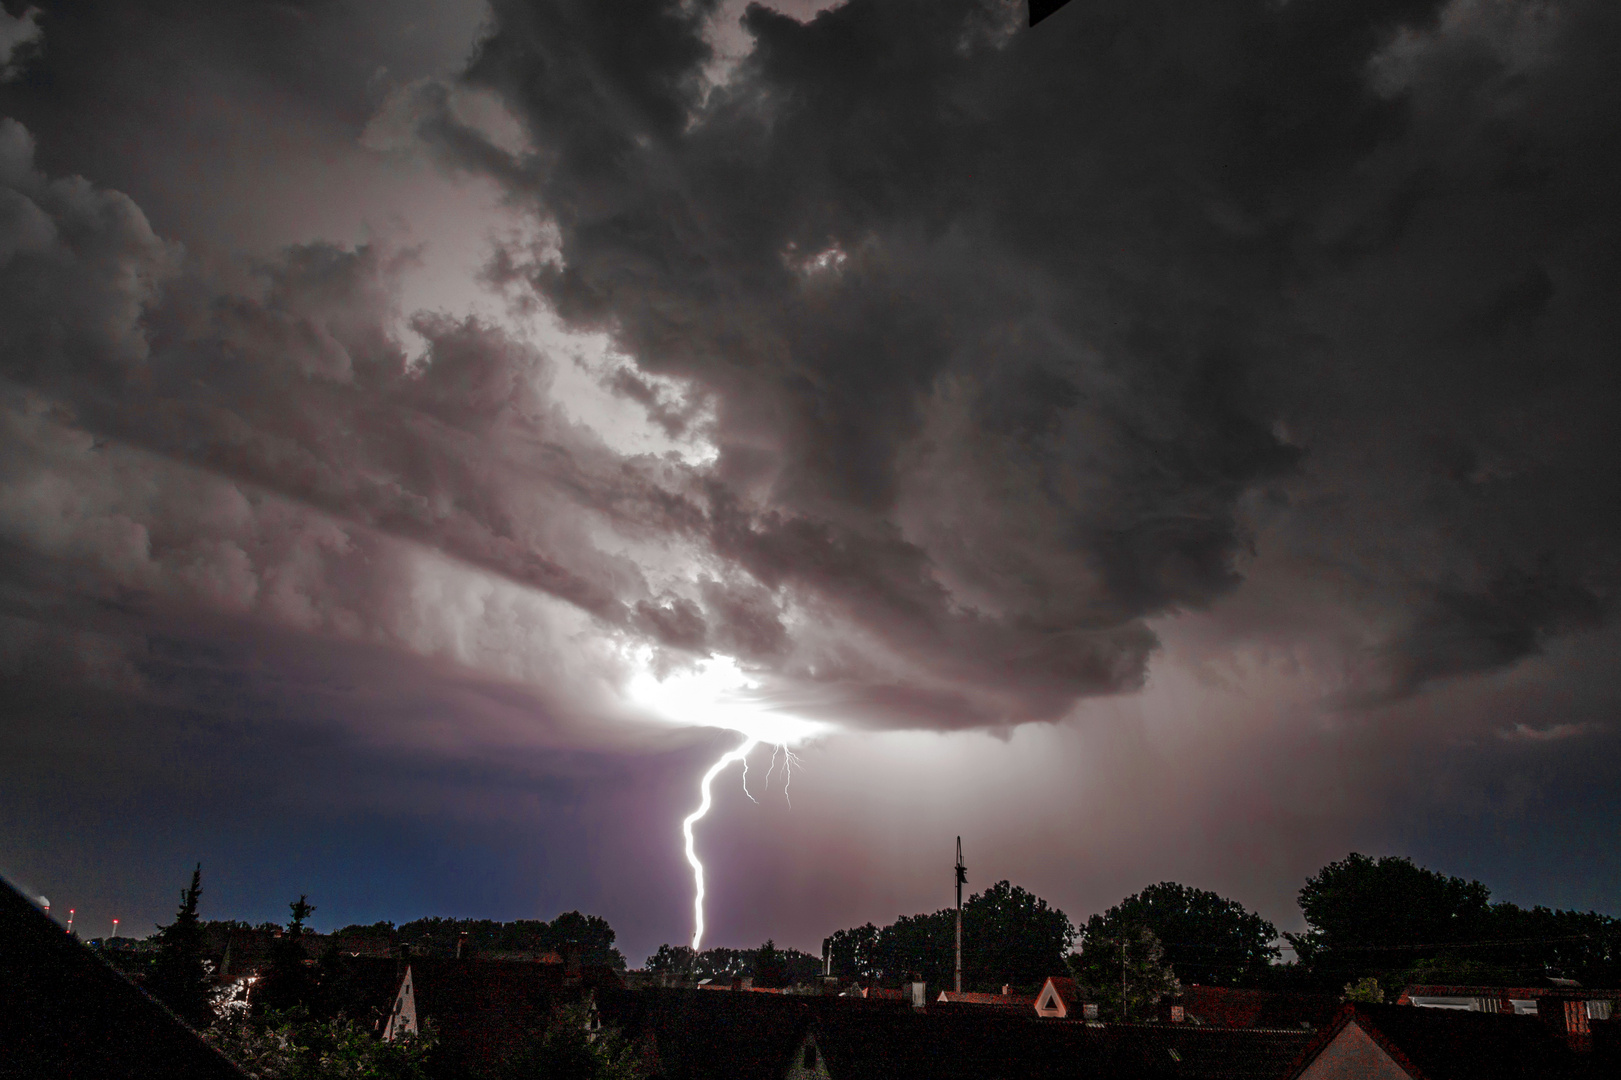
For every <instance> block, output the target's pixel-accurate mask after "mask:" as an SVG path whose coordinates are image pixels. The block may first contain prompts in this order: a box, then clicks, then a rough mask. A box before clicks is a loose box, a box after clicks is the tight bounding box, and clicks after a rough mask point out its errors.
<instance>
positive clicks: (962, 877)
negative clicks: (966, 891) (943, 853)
mask: <svg viewBox="0 0 1621 1080" xmlns="http://www.w3.org/2000/svg"><path fill="white" fill-rule="evenodd" d="M967 880H968V867H966V866H964V865H963V864H962V837H960V836H959V837H957V981H956V990H957V993H959V994H960V993H962V887H963V883H964V882H966V881H967Z"/></svg>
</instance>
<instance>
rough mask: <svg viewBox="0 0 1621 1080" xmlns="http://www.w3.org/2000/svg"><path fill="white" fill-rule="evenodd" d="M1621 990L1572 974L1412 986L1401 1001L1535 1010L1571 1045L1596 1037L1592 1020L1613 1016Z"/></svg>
mask: <svg viewBox="0 0 1621 1080" xmlns="http://www.w3.org/2000/svg"><path fill="white" fill-rule="evenodd" d="M1618 998H1621V990H1592V989H1586V990H1584V989H1582V988H1581V987H1580V986H1578V985H1576V984H1575V983H1574V982H1572V981H1571V980H1569V979H1560V980H1557V982H1552V984H1551V985H1548V986H1408V987H1405V988H1403V990H1402V992H1401V994H1400V995H1399V996H1398V997H1397V998H1396V1004H1398V1005H1416V1006H1418V1007H1419V1008H1425V1009H1446V1010H1450V1011H1453V1012H1482V1013H1498V1014H1506V1015H1510V1016H1535V1017H1537V1018H1538V1019H1539V1020H1541V1021H1542V1022H1543V1023H1544V1024H1545V1025H1547V1026H1548V1027H1549V1028H1551V1029H1552V1030H1553V1031H1555V1032H1557V1033H1558V1034H1560V1035H1561V1036H1563V1037H1564V1038H1565V1040H1566V1041H1567V1042H1568V1043H1569V1044H1570V1045H1571V1047H1572V1049H1576V1050H1586V1049H1588V1048H1589V1047H1590V1046H1591V1043H1592V1024H1593V1023H1594V1022H1595V1021H1602V1020H1609V1019H1610V1018H1611V1012H1612V1010H1613V1009H1614V1007H1615V1002H1616V1000H1617V999H1618Z"/></svg>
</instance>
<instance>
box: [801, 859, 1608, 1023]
mask: <svg viewBox="0 0 1621 1080" xmlns="http://www.w3.org/2000/svg"><path fill="white" fill-rule="evenodd" d="M1299 903H1300V910H1301V914H1302V916H1303V917H1304V920H1305V922H1306V925H1307V928H1308V929H1307V931H1306V932H1305V933H1303V934H1284V935H1282V936H1281V938H1280V935H1279V934H1278V933H1277V930H1276V928H1275V927H1274V926H1273V924H1272V923H1271V922H1269V921H1268V920H1266V919H1264V918H1262V917H1261V916H1260V915H1258V914H1256V913H1255V912H1252V911H1250V910H1248V909H1247V908H1245V907H1244V906H1243V904H1241V903H1239V902H1238V901H1235V900H1231V899H1228V898H1226V897H1223V896H1220V895H1218V894H1216V893H1213V892H1209V891H1207V890H1202V889H1194V888H1189V887H1187V886H1185V885H1180V884H1177V883H1175V882H1161V883H1160V884H1157V885H1151V886H1149V887H1147V888H1145V889H1144V890H1143V891H1141V892H1139V893H1136V894H1134V895H1132V896H1129V897H1126V898H1125V899H1124V900H1122V901H1120V903H1118V904H1116V905H1114V906H1113V907H1111V908H1109V909H1108V910H1106V911H1103V912H1099V913H1097V914H1094V915H1092V916H1091V917H1090V918H1089V919H1088V920H1087V921H1086V924H1085V925H1084V927H1082V928H1081V930H1080V931H1079V932H1077V930H1076V928H1075V927H1074V926H1073V925H1072V924H1071V923H1070V922H1069V919H1068V918H1067V917H1066V916H1065V915H1064V913H1063V912H1062V911H1059V910H1058V909H1057V908H1054V907H1051V906H1050V905H1048V904H1047V903H1046V901H1044V900H1042V899H1040V898H1039V897H1036V896H1034V895H1033V894H1031V893H1028V892H1026V891H1025V890H1023V889H1020V888H1018V887H1017V886H1013V885H1010V884H1009V883H1007V882H1001V883H999V884H997V885H996V886H994V887H992V888H991V889H988V890H986V892H985V893H983V894H979V895H976V896H974V897H972V898H971V899H970V900H968V901H967V902H966V903H965V904H964V905H963V976H964V978H963V986H964V988H965V989H969V990H998V989H1000V988H1001V987H1002V985H1004V984H1012V985H1013V986H1014V987H1015V988H1023V989H1026V990H1028V989H1030V988H1032V987H1034V986H1036V985H1039V983H1040V982H1041V981H1042V979H1044V978H1045V977H1046V976H1048V975H1059V974H1065V973H1067V972H1073V973H1075V974H1077V976H1078V977H1081V978H1082V981H1083V982H1086V981H1088V980H1093V981H1099V982H1101V975H1100V973H1101V972H1102V971H1104V970H1105V969H1108V970H1112V971H1115V972H1118V971H1119V970H1120V966H1121V963H1122V960H1121V957H1122V956H1123V955H1127V954H1130V955H1135V953H1132V952H1131V950H1132V949H1136V950H1137V951H1139V952H1144V954H1145V955H1152V956H1153V957H1155V959H1154V960H1153V962H1152V963H1146V962H1144V963H1145V964H1146V968H1145V970H1144V972H1143V973H1142V974H1141V978H1140V980H1139V981H1140V982H1142V983H1143V985H1147V986H1155V987H1174V985H1176V984H1178V983H1180V984H1191V983H1201V984H1204V985H1225V986H1243V987H1258V988H1271V989H1278V990H1291V989H1292V990H1300V991H1307V992H1314V993H1323V992H1328V993H1335V994H1338V993H1341V992H1342V991H1343V990H1344V987H1345V986H1346V985H1347V984H1351V983H1356V982H1360V981H1362V980H1366V979H1373V980H1377V981H1378V982H1379V983H1380V984H1381V985H1383V986H1385V987H1391V988H1394V987H1399V986H1400V985H1403V984H1406V983H1483V984H1495V985H1514V984H1516V983H1519V984H1524V983H1535V982H1537V981H1540V980H1543V979H1547V978H1571V979H1576V980H1578V981H1580V982H1581V983H1582V984H1584V985H1586V986H1595V987H1615V986H1618V985H1621V920H1617V919H1615V918H1613V917H1612V916H1609V915H1603V914H1600V913H1598V912H1593V911H1588V912H1580V911H1555V910H1551V909H1549V908H1546V907H1533V908H1529V909H1528V908H1522V907H1519V906H1517V905H1514V904H1510V903H1501V902H1500V903H1493V902H1492V901H1491V892H1490V890H1489V889H1488V888H1487V887H1486V886H1485V885H1483V884H1481V883H1480V882H1478V881H1465V880H1464V879H1462V878H1457V877H1448V876H1446V875H1444V874H1439V873H1436V872H1435V871H1433V870H1427V869H1425V868H1423V867H1420V866H1417V865H1415V864H1414V863H1413V862H1412V860H1410V859H1406V858H1402V857H1396V856H1391V857H1385V858H1379V859H1374V858H1370V857H1368V856H1365V855H1359V854H1355V853H1353V854H1351V855H1350V856H1348V857H1347V858H1345V859H1343V860H1341V861H1339V862H1335V863H1331V864H1330V865H1328V866H1325V867H1323V868H1322V869H1321V870H1320V871H1318V872H1317V873H1316V874H1315V875H1313V876H1312V877H1311V878H1309V879H1308V880H1307V881H1306V883H1305V885H1304V886H1303V887H1302V888H1301V890H1300V893H1299ZM955 923H956V919H955V911H954V910H953V909H950V908H945V909H942V910H940V911H936V912H934V913H932V914H924V915H909V916H903V917H902V918H899V919H897V920H895V922H893V923H891V924H889V925H888V926H883V927H879V926H875V925H873V924H872V923H868V924H867V925H865V926H859V927H853V928H850V929H845V930H839V931H837V932H835V933H834V934H833V935H832V936H831V937H830V938H829V939H828V943H829V946H830V948H831V952H832V961H833V972H834V974H836V975H840V976H847V977H874V978H880V979H883V980H886V981H888V982H891V983H894V982H896V981H898V980H899V979H901V978H902V977H904V976H905V975H906V974H907V973H908V972H912V971H917V972H921V973H922V974H923V976H924V978H926V979H927V980H928V981H929V983H930V984H931V985H932V986H949V985H950V984H951V979H952V967H953V946H954V940H955ZM1145 934H1146V935H1148V938H1151V940H1148V938H1145V937H1144V935H1145ZM1077 940H1078V943H1079V945H1080V951H1079V953H1077V954H1076V955H1075V956H1073V957H1070V956H1067V955H1066V954H1068V953H1069V949H1070V946H1071V945H1072V944H1075V943H1077ZM1280 940H1284V941H1287V942H1288V944H1289V946H1290V947H1291V948H1292V949H1293V950H1294V951H1295V952H1296V954H1297V958H1296V959H1295V960H1293V961H1291V962H1290V963H1286V964H1285V963H1279V962H1278V961H1279V960H1280V959H1281V949H1280V948H1279V945H1278V942H1279V941H1280ZM1122 950H1126V953H1123V952H1122ZM1139 966H1142V965H1139ZM1147 968H1153V969H1155V970H1147ZM1161 968H1162V969H1163V970H1162V971H1161V970H1159V969H1161ZM1094 977H1095V978H1094ZM1150 996H1151V995H1150Z"/></svg>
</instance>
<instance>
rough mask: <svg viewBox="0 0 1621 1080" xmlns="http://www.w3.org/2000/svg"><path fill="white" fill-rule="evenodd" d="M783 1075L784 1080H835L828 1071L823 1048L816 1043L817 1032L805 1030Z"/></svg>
mask: <svg viewBox="0 0 1621 1080" xmlns="http://www.w3.org/2000/svg"><path fill="white" fill-rule="evenodd" d="M782 1075H783V1080H833V1078H832V1076H831V1075H830V1074H829V1073H828V1071H827V1059H826V1058H825V1057H823V1056H822V1048H821V1047H820V1046H818V1045H817V1044H816V1034H815V1032H812V1031H807V1032H805V1037H804V1038H803V1039H801V1040H800V1042H799V1046H798V1047H797V1048H796V1049H795V1050H794V1055H793V1057H791V1058H789V1059H788V1068H787V1069H786V1070H785V1071H784V1072H783V1074H782Z"/></svg>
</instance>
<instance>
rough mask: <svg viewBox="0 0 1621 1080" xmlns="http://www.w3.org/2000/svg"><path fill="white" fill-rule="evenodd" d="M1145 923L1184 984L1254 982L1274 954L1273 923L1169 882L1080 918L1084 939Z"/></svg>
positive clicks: (1220, 899)
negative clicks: (1082, 921)
mask: <svg viewBox="0 0 1621 1080" xmlns="http://www.w3.org/2000/svg"><path fill="white" fill-rule="evenodd" d="M1133 927H1147V928H1148V929H1150V930H1152V931H1153V932H1154V936H1155V937H1156V938H1158V939H1159V942H1160V945H1161V947H1162V948H1163V949H1164V952H1165V961H1166V962H1167V963H1168V964H1170V965H1171V970H1173V971H1174V972H1176V976H1177V978H1178V979H1180V980H1181V981H1182V982H1185V983H1202V984H1204V985H1207V986H1255V985H1259V984H1260V983H1262V982H1264V981H1265V980H1266V977H1267V974H1268V969H1269V967H1270V965H1271V963H1272V961H1273V960H1275V959H1276V958H1277V957H1278V955H1279V951H1280V950H1279V949H1278V947H1277V946H1276V945H1274V944H1273V942H1274V941H1275V940H1277V937H1278V931H1277V928H1276V927H1274V926H1273V925H1272V924H1271V923H1269V922H1267V921H1266V920H1265V919H1263V918H1261V917H1260V916H1259V915H1257V914H1255V913H1254V912H1253V911H1250V910H1248V909H1246V908H1245V907H1244V905H1243V904H1240V903H1238V901H1236V900H1228V899H1226V898H1225V897H1222V896H1219V895H1217V894H1216V893H1213V892H1207V891H1206V890H1204V889H1190V888H1188V887H1187V886H1186V885H1178V884H1176V883H1175V882H1171V881H1162V882H1160V883H1159V884H1158V885H1150V886H1149V887H1148V888H1146V889H1144V890H1143V891H1142V892H1140V893H1137V894H1136V895H1135V896H1128V897H1126V899H1124V900H1122V901H1120V903H1118V904H1116V905H1115V906H1114V907H1112V908H1110V909H1109V910H1108V911H1106V912H1103V913H1102V914H1099V915H1093V916H1092V917H1091V918H1090V919H1088V920H1087V921H1086V929H1085V936H1086V937H1087V938H1089V939H1098V940H1101V939H1103V938H1108V937H1115V938H1118V937H1120V936H1121V935H1122V934H1124V933H1125V932H1126V930H1127V928H1133Z"/></svg>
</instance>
